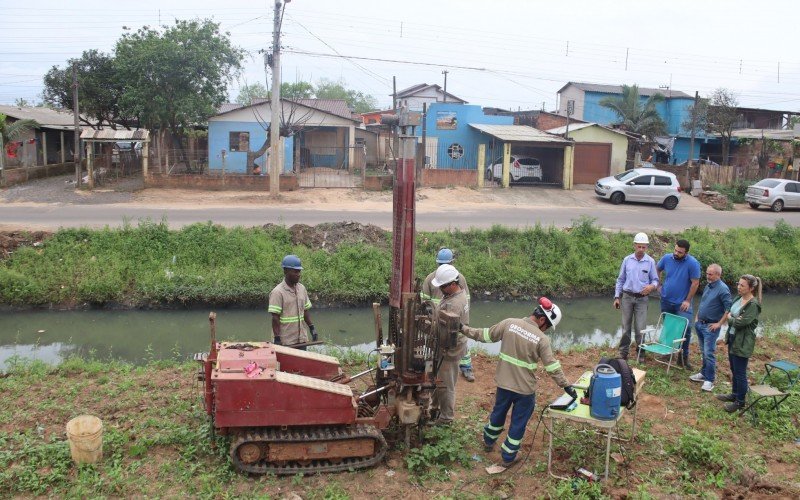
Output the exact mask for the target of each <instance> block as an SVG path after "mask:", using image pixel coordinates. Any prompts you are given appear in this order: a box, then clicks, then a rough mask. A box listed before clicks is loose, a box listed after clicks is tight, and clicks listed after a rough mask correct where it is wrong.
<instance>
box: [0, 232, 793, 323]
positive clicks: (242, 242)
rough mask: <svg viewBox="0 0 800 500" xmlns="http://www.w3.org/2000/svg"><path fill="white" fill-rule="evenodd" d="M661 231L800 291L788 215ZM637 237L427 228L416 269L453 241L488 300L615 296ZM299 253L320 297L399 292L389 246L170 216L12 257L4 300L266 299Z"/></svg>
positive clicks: (142, 302)
mask: <svg viewBox="0 0 800 500" xmlns="http://www.w3.org/2000/svg"><path fill="white" fill-rule="evenodd" d="M650 236H651V242H652V244H651V253H652V255H654V256H655V257H656V258H659V257H660V256H661V255H663V254H664V253H667V252H670V251H671V250H672V246H673V244H674V241H675V240H676V239H678V238H681V237H683V238H687V239H688V240H689V241H690V242H691V243H692V248H691V252H692V254H693V255H695V256H696V257H697V258H698V259H699V260H700V262H702V263H704V264H705V263H711V262H717V263H719V264H720V265H722V267H723V269H724V270H725V276H726V277H734V276H739V275H741V274H744V273H755V274H757V275H760V276H761V277H762V278H764V280H765V283H766V284H767V285H768V286H769V287H771V288H789V287H797V286H800V266H798V264H797V262H798V261H800V230H798V229H797V228H795V227H792V226H791V225H789V224H787V223H785V222H784V221H782V220H781V221H779V222H778V223H777V224H776V226H775V227H774V228H754V229H730V230H727V231H716V230H712V229H700V228H692V229H688V230H686V231H684V232H682V233H677V234H670V233H667V234H651V235H650ZM630 240H631V238H630V235H629V234H623V233H608V232H603V231H601V230H600V229H599V228H598V227H597V226H596V225H595V224H594V223H593V220H592V219H590V218H582V219H578V220H576V221H574V223H573V225H572V227H570V228H567V229H566V230H561V229H556V228H554V227H542V226H536V227H533V228H530V229H525V230H517V229H508V228H503V227H500V226H496V227H493V228H491V229H488V230H477V229H475V230H467V231H459V230H455V231H452V232H447V231H441V232H435V233H425V232H421V233H419V234H418V237H417V242H418V245H417V252H416V255H417V260H416V263H415V265H416V269H417V274H418V275H419V276H424V275H425V274H426V273H427V271H428V270H430V269H434V268H435V262H434V255H435V253H436V251H437V249H438V248H440V247H442V246H449V247H452V248H454V249H456V251H457V260H456V265H457V267H458V268H459V270H460V271H461V272H462V273H463V274H464V275H465V276H467V277H468V280H469V284H470V288H471V289H472V290H474V291H475V292H476V293H477V292H482V291H491V292H494V293H509V294H520V295H528V294H533V293H535V294H552V295H569V296H580V295H586V294H596V293H607V291H608V286H609V283H613V282H614V280H615V279H616V276H617V273H618V271H619V262H620V261H621V260H622V258H623V257H624V256H625V255H627V254H628V253H630V252H631V250H632V249H631V243H630ZM288 253H295V254H297V255H299V256H300V257H301V258H302V259H303V263H304V266H305V268H306V269H305V270H304V272H303V282H304V283H305V285H306V287H307V288H308V289H309V291H310V292H311V293H312V300H324V301H326V302H337V303H351V304H363V303H368V302H370V301H375V300H383V299H386V297H387V296H388V292H389V277H390V273H391V255H390V250H389V249H387V248H385V246H384V247H376V246H372V245H369V244H366V243H355V244H347V245H342V246H340V247H338V248H337V250H336V251H334V252H330V251H328V250H325V249H319V248H308V247H305V246H302V245H294V244H292V242H291V236H290V233H289V231H288V229H287V228H285V227H268V228H225V227H221V226H216V225H213V224H211V223H205V224H194V225H191V226H187V227H184V228H182V229H180V230H176V231H173V230H170V229H169V228H168V227H167V225H166V223H165V222H163V221H162V222H159V223H156V222H152V221H143V222H140V223H139V224H138V225H136V226H131V225H126V226H125V227H123V228H121V229H108V228H106V229H101V230H92V229H63V230H60V231H58V232H56V233H54V234H53V236H52V237H51V238H49V239H47V240H46V241H45V242H44V244H43V245H41V246H39V247H23V248H19V249H17V251H16V252H14V253H13V254H12V255H11V256H10V257H9V258H6V259H5V260H3V261H0V303H4V304H13V305H42V304H64V305H79V304H95V305H103V304H122V305H124V306H131V307H133V306H151V305H156V306H162V305H186V304H197V303H202V304H211V305H217V304H221V305H224V304H263V303H264V302H266V300H267V297H268V294H269V292H270V290H271V289H272V288H273V287H274V286H275V284H277V283H278V282H279V281H280V280H281V279H282V271H281V269H280V265H279V262H280V260H281V258H282V257H283V256H284V255H285V254H288Z"/></svg>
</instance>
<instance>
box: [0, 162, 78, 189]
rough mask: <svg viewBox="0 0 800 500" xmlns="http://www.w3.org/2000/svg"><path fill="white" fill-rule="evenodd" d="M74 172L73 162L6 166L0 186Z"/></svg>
mask: <svg viewBox="0 0 800 500" xmlns="http://www.w3.org/2000/svg"><path fill="white" fill-rule="evenodd" d="M70 173H75V164H74V163H59V164H57V165H47V166H46V167H45V166H38V167H20V168H6V169H5V170H3V178H2V181H0V187H8V186H13V185H15V184H22V183H23V182H28V181H31V180H33V179H43V178H45V177H55V176H57V175H64V174H70Z"/></svg>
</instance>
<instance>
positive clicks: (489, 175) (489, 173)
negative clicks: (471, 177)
mask: <svg viewBox="0 0 800 500" xmlns="http://www.w3.org/2000/svg"><path fill="white" fill-rule="evenodd" d="M483 178H484V179H486V180H487V181H490V180H492V169H490V168H487V169H486V174H484V176H483Z"/></svg>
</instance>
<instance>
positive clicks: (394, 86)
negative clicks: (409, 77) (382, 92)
mask: <svg viewBox="0 0 800 500" xmlns="http://www.w3.org/2000/svg"><path fill="white" fill-rule="evenodd" d="M392 111H394V112H395V113H396V112H397V77H396V76H393V77H392Z"/></svg>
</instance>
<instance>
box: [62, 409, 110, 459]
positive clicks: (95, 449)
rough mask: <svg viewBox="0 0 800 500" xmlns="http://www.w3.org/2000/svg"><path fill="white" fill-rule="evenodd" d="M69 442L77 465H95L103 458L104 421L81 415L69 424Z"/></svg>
mask: <svg viewBox="0 0 800 500" xmlns="http://www.w3.org/2000/svg"><path fill="white" fill-rule="evenodd" d="M67 440H68V441H69V451H70V453H72V460H74V461H75V463H76V464H93V463H95V462H99V461H100V459H102V458H103V421H102V420H100V419H99V418H97V417H95V416H93V415H81V416H79V417H75V418H73V419H72V420H70V421H69V422H67Z"/></svg>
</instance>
